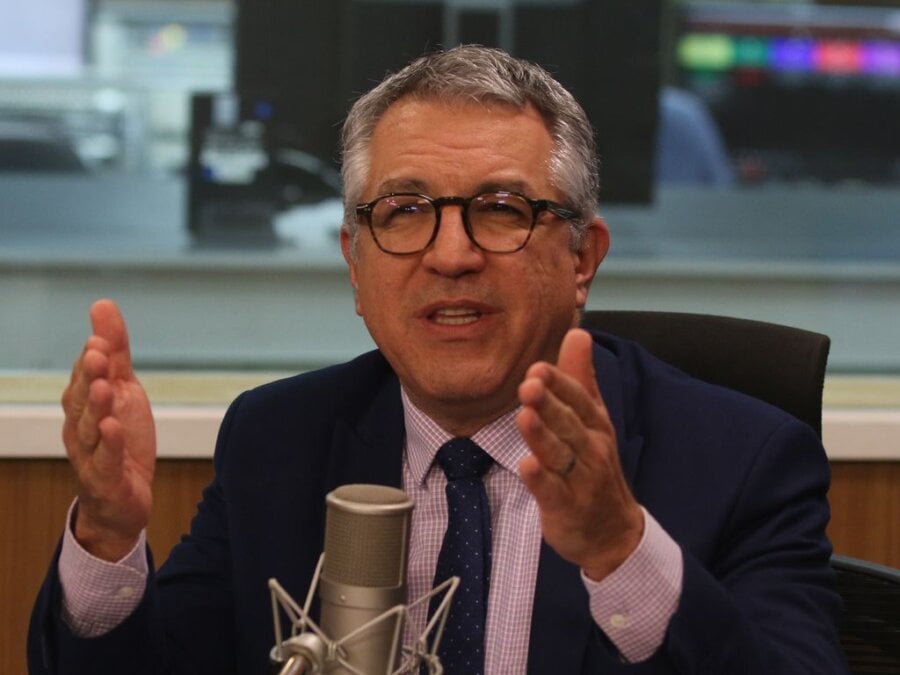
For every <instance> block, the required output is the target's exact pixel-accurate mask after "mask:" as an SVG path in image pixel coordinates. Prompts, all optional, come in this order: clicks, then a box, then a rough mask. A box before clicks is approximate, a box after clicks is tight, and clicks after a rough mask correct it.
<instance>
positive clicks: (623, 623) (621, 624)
mask: <svg viewBox="0 0 900 675" xmlns="http://www.w3.org/2000/svg"><path fill="white" fill-rule="evenodd" d="M609 624H610V625H611V626H612V627H613V628H628V617H627V616H625V615H624V614H613V615H612V616H611V617H609Z"/></svg>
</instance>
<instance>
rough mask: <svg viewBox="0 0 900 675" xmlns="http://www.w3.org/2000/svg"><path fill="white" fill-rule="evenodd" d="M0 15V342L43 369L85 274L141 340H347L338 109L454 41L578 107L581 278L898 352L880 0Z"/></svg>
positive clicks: (245, 354)
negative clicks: (586, 170) (583, 170)
mask: <svg viewBox="0 0 900 675" xmlns="http://www.w3.org/2000/svg"><path fill="white" fill-rule="evenodd" d="M0 16H2V17H3V20H2V21H0V281H2V288H0V316H2V317H3V319H2V323H0V338H2V340H0V342H2V344H3V349H2V350H0V368H11V369H16V368H26V369H28V368H38V369H43V368H51V369H52V368H59V367H62V368H65V367H67V366H68V363H69V361H70V360H71V355H72V350H73V349H74V345H77V344H80V340H81V334H82V332H83V328H84V319H83V316H84V311H85V309H86V307H87V305H88V303H89V302H90V300H91V299H92V298H94V297H96V296H98V295H113V296H114V297H116V298H118V299H119V300H120V302H121V303H122V304H123V306H124V308H125V310H126V312H128V313H129V318H131V319H132V320H133V321H134V322H135V323H134V324H133V325H134V327H135V328H136V329H138V332H137V335H138V336H139V339H138V340H136V344H135V357H136V359H137V361H138V363H139V364H140V365H146V366H148V367H173V368H220V367H226V368H231V367H236V368H289V369H293V368H298V367H310V366H317V365H322V364H324V363H330V362H334V361H335V360H340V359H344V358H348V357H350V356H352V355H354V354H355V353H357V352H359V351H360V350H361V349H365V348H367V347H369V346H370V344H371V343H370V342H369V341H368V336H367V335H366V333H365V330H364V328H363V326H362V323H361V322H360V321H358V320H357V319H355V318H354V316H353V312H352V305H351V304H350V294H349V286H348V285H347V283H346V280H345V277H346V275H345V273H344V269H343V264H342V263H341V261H340V259H339V255H338V248H337V240H336V232H337V229H338V227H339V225H340V218H341V214H340V206H339V194H340V193H339V190H340V186H339V181H338V174H337V170H338V167H339V158H338V156H337V154H338V151H337V136H338V131H339V127H340V124H341V121H342V119H343V115H344V113H345V111H346V109H347V106H348V104H349V102H350V101H352V100H353V98H355V97H356V96H357V95H358V94H359V93H361V92H362V91H365V90H366V89H367V88H368V87H369V86H371V84H372V83H373V82H375V81H377V80H378V79H379V78H380V77H381V76H382V75H383V74H384V72H386V71H387V70H392V69H396V68H398V67H400V66H401V65H402V64H404V63H405V62H406V61H408V60H409V59H410V58H412V57H414V56H416V55H418V54H421V53H423V52H424V51H427V50H429V49H433V48H434V47H436V46H439V45H451V44H456V43H458V42H478V43H482V44H492V45H499V46H502V47H504V48H506V49H508V50H509V51H511V52H513V53H516V54H518V55H521V56H525V57H528V58H531V59H534V60H537V61H539V62H541V63H542V64H544V65H545V66H546V67H547V68H548V69H549V70H551V71H552V72H554V73H555V74H556V75H557V76H558V77H559V79H561V80H562V81H563V82H564V83H565V84H567V85H568V86H569V87H570V88H571V89H572V90H573V91H574V92H575V93H576V95H577V96H578V97H579V99H580V100H581V101H582V103H583V104H584V106H585V108H586V109H587V111H588V114H589V116H590V117H591V119H592V121H593V122H594V123H595V125H596V127H597V133H598V141H599V146H600V159H601V166H602V187H601V193H600V195H599V199H600V211H601V213H602V214H603V215H604V216H605V217H606V218H607V220H608V222H609V225H610V227H611V228H612V232H613V247H612V252H611V254H610V257H609V259H608V261H607V262H606V263H605V264H604V266H603V267H602V268H601V274H600V277H599V278H598V281H597V286H596V287H595V291H594V293H593V295H592V299H591V306H595V307H601V306H602V307H627V308H649V309H685V310H689V311H708V312H713V313H724V314H735V315H740V316H749V317H752V318H761V319H765V320H773V321H780V322H783V323H789V324H793V325H800V326H802V327H807V328H810V329H813V330H819V331H821V332H825V333H828V334H829V335H831V337H832V339H833V340H834V345H833V349H832V357H831V362H830V364H831V368H832V369H833V370H834V371H841V372H884V371H890V372H896V371H898V370H900V311H897V310H898V309H900V307H898V301H897V298H898V297H900V296H898V295H897V291H898V289H900V283H898V280H900V274H898V272H900V267H898V265H900V227H898V219H900V190H898V186H900V128H898V126H900V125H898V120H900V7H898V6H897V2H881V3H876V2H872V1H869V2H866V3H858V4H843V5H834V4H831V3H822V2H816V3H813V2H718V3H706V2H686V1H682V2H677V1H674V0H673V1H666V0H591V1H588V0H520V1H514V0H444V1H443V2H441V1H439V0H431V1H428V0H425V1H419V2H413V1H411V0H335V1H333V2H298V1H296V0H269V1H268V2H257V1H252V0H32V1H30V2H28V3H21V2H17V1H16V0H0ZM312 317H315V319H314V320H313V321H310V319H311V318H312ZM198 336H202V338H203V339H196V338H197V337H198ZM251 343H252V344H251Z"/></svg>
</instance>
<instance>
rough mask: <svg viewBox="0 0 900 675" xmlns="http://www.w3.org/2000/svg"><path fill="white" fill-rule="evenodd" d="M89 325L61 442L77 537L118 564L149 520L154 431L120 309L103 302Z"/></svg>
mask: <svg viewBox="0 0 900 675" xmlns="http://www.w3.org/2000/svg"><path fill="white" fill-rule="evenodd" d="M91 323H92V324H93V331H94V334H93V335H91V337H89V338H88V340H87V342H86V343H85V346H84V350H83V351H82V352H81V355H80V356H79V357H78V358H77V359H76V360H75V364H74V366H73V367H72V379H71V381H70V382H69V386H68V387H67V388H66V390H65V392H64V393H63V397H62V405H63V410H64V411H65V422H64V425H63V442H64V443H65V446H66V453H67V454H68V456H69V461H70V462H71V463H72V466H73V468H74V469H75V473H76V475H77V477H78V505H77V515H76V518H75V523H74V534H75V538H76V539H77V540H78V542H79V543H80V544H81V545H82V546H83V547H84V548H85V549H86V550H87V551H88V552H89V553H91V554H92V555H95V556H97V557H98V558H102V559H104V560H109V561H116V560H119V559H121V558H122V557H124V556H125V555H126V554H127V553H128V552H129V551H130V550H131V549H132V548H134V545H135V543H136V542H137V540H138V537H139V536H140V533H141V531H142V530H143V529H144V528H145V527H146V526H147V523H148V521H149V520H150V511H151V508H152V505H153V494H152V483H153V471H154V465H155V463H156V431H155V428H154V423H153V414H152V412H151V410H150V402H149V400H148V399H147V394H146V392H145V391H144V389H143V387H141V385H140V383H139V382H138V380H137V378H136V377H135V375H134V370H133V369H132V367H131V354H130V352H129V348H128V331H127V329H126V327H125V320H124V319H123V318H122V314H121V312H120V311H119V308H118V307H117V306H116V305H115V303H113V302H112V301H110V300H98V301H97V302H95V303H94V305H93V306H92V307H91Z"/></svg>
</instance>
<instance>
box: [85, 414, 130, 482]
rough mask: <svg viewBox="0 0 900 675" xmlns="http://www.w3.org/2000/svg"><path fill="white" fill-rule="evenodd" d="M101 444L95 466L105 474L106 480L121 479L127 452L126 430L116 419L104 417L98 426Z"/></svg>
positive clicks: (98, 446) (95, 454)
mask: <svg viewBox="0 0 900 675" xmlns="http://www.w3.org/2000/svg"><path fill="white" fill-rule="evenodd" d="M98 427H99V430H100V438H101V442H100V443H99V444H98V445H97V450H96V451H95V452H94V456H93V461H94V466H95V467H96V468H97V470H98V471H100V472H103V473H104V474H105V477H106V478H114V477H119V476H121V474H122V459H123V457H124V454H125V453H124V451H125V430H124V429H123V427H122V423H121V422H120V421H119V420H117V419H116V418H115V417H109V416H107V417H104V418H103V419H102V420H100V423H99V425H98Z"/></svg>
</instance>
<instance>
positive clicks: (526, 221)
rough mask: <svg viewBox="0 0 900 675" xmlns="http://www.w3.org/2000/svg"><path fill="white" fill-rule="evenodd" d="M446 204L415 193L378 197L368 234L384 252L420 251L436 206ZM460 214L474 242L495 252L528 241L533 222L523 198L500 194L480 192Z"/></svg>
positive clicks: (434, 220) (431, 227)
mask: <svg viewBox="0 0 900 675" xmlns="http://www.w3.org/2000/svg"><path fill="white" fill-rule="evenodd" d="M453 203H454V204H455V203H457V202H456V201H454V202H453ZM446 204H447V202H444V201H443V200H441V199H438V200H435V201H431V200H429V199H426V198H425V197H422V196H419V195H390V196H387V197H382V198H381V199H379V200H378V201H377V202H376V203H375V204H374V205H373V207H372V213H371V225H372V233H373V234H374V235H375V239H376V241H377V242H378V244H379V246H381V248H383V249H384V250H385V251H389V252H391V253H414V252H417V251H421V250H422V249H424V248H425V247H426V246H428V243H429V242H430V241H431V237H432V234H433V233H434V228H435V224H436V223H437V219H438V209H439V208H444V206H445V205H446ZM464 217H465V218H466V220H467V222H468V224H469V229H470V231H471V236H472V238H473V239H474V241H475V243H476V244H477V245H478V246H480V247H481V248H483V249H485V250H488V251H494V252H497V253H502V252H508V251H515V250H518V249H519V248H521V247H522V246H523V245H524V244H525V242H526V241H528V237H529V235H530V233H531V228H532V225H533V223H534V211H533V210H532V208H531V205H530V204H529V203H528V202H527V201H525V200H524V199H522V198H521V197H519V196H518V195H513V194H503V193H499V194H494V193H491V194H483V195H478V196H477V197H473V198H472V199H471V200H468V206H467V207H466V211H465V214H464Z"/></svg>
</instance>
